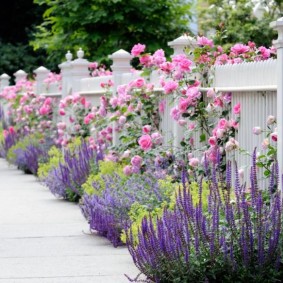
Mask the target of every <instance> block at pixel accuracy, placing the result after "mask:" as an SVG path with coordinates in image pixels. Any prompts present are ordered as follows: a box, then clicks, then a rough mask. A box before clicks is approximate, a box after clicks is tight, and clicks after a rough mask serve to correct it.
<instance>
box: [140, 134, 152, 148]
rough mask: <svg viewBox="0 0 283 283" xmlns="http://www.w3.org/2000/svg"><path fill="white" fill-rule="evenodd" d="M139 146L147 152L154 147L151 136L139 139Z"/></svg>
mask: <svg viewBox="0 0 283 283" xmlns="http://www.w3.org/2000/svg"><path fill="white" fill-rule="evenodd" d="M139 145H140V147H141V149H142V150H144V151H147V150H149V149H151V147H152V140H151V137H150V135H143V136H141V137H140V138H139Z"/></svg>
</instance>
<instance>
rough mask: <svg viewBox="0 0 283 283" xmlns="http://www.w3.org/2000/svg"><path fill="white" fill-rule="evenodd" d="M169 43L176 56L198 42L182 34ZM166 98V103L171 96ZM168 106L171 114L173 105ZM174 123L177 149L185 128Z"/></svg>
mask: <svg viewBox="0 0 283 283" xmlns="http://www.w3.org/2000/svg"><path fill="white" fill-rule="evenodd" d="M168 45H169V46H170V47H171V48H173V50H174V53H173V55H172V56H175V55H181V54H186V53H185V48H190V49H194V48H195V47H196V46H197V42H196V40H195V39H194V38H192V37H190V36H187V35H182V36H180V37H178V38H176V39H175V40H173V41H170V42H168ZM188 58H189V59H190V60H192V59H193V55H190V54H189V55H188ZM166 100H168V101H166V104H167V103H169V101H170V100H169V98H168V99H166ZM173 106H176V104H175V105H173ZM167 108H168V109H167V113H166V114H167V115H168V116H169V115H170V110H171V109H169V108H171V107H167ZM172 124H173V125H172ZM172 124H171V125H172V126H171V127H172V128H171V129H170V130H171V131H172V132H173V147H174V149H176V148H178V147H179V146H180V142H181V140H182V137H183V133H184V129H183V127H181V126H180V125H179V124H178V123H177V122H174V123H172Z"/></svg>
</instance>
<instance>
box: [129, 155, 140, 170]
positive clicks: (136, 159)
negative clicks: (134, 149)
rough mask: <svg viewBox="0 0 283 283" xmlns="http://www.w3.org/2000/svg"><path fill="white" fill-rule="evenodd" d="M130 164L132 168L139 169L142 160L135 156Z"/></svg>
mask: <svg viewBox="0 0 283 283" xmlns="http://www.w3.org/2000/svg"><path fill="white" fill-rule="evenodd" d="M131 164H132V165H133V166H134V167H138V168H140V167H141V164H142V158H141V157H140V156H139V155H135V156H134V157H133V158H132V159H131Z"/></svg>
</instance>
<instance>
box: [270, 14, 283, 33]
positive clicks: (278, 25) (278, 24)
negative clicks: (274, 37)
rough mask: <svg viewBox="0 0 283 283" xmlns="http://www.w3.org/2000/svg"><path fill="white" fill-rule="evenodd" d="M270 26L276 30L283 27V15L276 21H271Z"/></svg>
mask: <svg viewBox="0 0 283 283" xmlns="http://www.w3.org/2000/svg"><path fill="white" fill-rule="evenodd" d="M270 27H271V28H273V29H275V30H279V29H280V28H282V27H283V17H282V18H279V19H278V20H276V21H273V22H271V23H270Z"/></svg>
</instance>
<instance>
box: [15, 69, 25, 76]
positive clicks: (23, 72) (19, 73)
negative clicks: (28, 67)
mask: <svg viewBox="0 0 283 283" xmlns="http://www.w3.org/2000/svg"><path fill="white" fill-rule="evenodd" d="M25 75H27V73H26V72H25V71H23V70H18V71H17V72H16V73H14V76H25Z"/></svg>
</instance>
